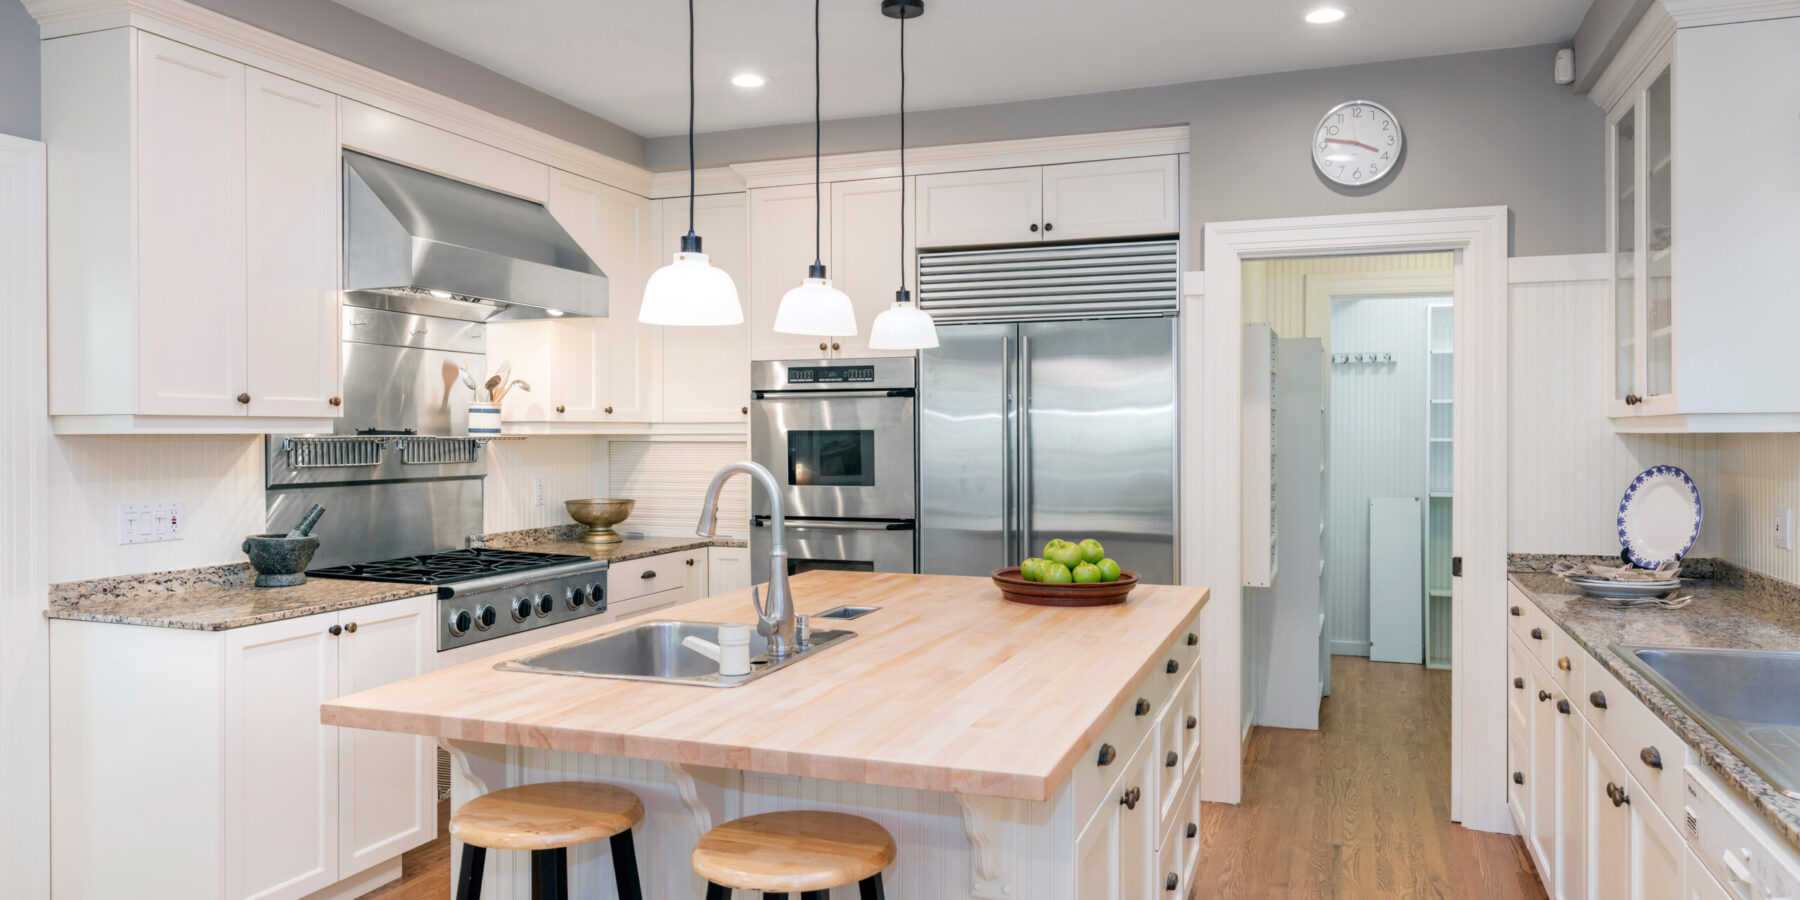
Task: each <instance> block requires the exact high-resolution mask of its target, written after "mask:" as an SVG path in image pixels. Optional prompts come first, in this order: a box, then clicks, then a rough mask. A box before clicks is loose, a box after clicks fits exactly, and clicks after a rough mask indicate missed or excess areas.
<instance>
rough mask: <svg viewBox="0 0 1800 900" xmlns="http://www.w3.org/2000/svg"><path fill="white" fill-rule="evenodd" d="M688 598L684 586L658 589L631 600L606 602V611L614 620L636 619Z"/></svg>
mask: <svg viewBox="0 0 1800 900" xmlns="http://www.w3.org/2000/svg"><path fill="white" fill-rule="evenodd" d="M686 599H688V595H687V591H686V590H684V589H682V588H676V589H674V590H672V591H657V592H656V593H654V594H644V595H643V596H640V597H633V598H631V599H629V600H610V601H608V602H607V604H606V611H607V613H609V614H610V615H611V616H612V617H613V621H615V622H621V621H624V620H626V619H635V618H637V617H638V616H642V615H645V614H647V613H652V612H655V611H657V610H659V609H668V608H669V607H671V606H674V605H675V604H677V603H680V602H681V601H683V600H686Z"/></svg>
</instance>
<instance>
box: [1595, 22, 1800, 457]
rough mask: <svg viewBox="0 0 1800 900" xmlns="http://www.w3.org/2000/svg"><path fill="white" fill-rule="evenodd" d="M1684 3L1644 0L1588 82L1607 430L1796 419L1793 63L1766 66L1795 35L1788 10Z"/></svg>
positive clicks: (1798, 131) (1798, 324)
mask: <svg viewBox="0 0 1800 900" xmlns="http://www.w3.org/2000/svg"><path fill="white" fill-rule="evenodd" d="M1694 6H1695V5H1694V4H1683V6H1682V7H1681V9H1680V10H1678V11H1677V13H1676V17H1674V18H1672V17H1671V16H1670V14H1669V12H1668V11H1666V10H1665V9H1664V7H1663V6H1662V5H1660V4H1657V5H1653V6H1652V7H1651V9H1650V10H1649V12H1647V13H1646V14H1645V16H1644V19H1643V21H1642V22H1641V23H1640V24H1639V25H1638V26H1637V28H1636V29H1635V30H1634V31H1633V33H1632V34H1631V36H1630V37H1629V38H1628V39H1627V41H1626V44H1625V46H1624V47H1623V48H1622V49H1621V51H1620V53H1619V55H1618V57H1617V59H1616V60H1615V62H1614V63H1613V64H1612V65H1611V66H1610V67H1609V68H1608V69H1607V71H1606V72H1605V73H1603V74H1602V75H1601V77H1600V79H1599V80H1598V81H1597V83H1596V84H1595V88H1594V92H1593V96H1594V98H1595V99H1596V100H1597V101H1598V102H1599V103H1600V104H1601V105H1602V106H1603V107H1605V108H1606V110H1607V117H1606V121H1607V145H1606V151H1607V201H1606V202H1607V253H1608V256H1609V261H1610V266H1609V267H1610V278H1611V286H1612V293H1611V296H1610V309H1609V315H1608V319H1609V320H1610V322H1611V335H1610V340H1609V359H1610V370H1609V371H1610V375H1609V379H1608V380H1609V388H1610V396H1609V411H1610V413H1611V415H1612V416H1613V422H1614V426H1615V428H1617V429H1618V430H1620V431H1670V432H1708V431H1712V432H1744V431H1800V372H1796V371H1795V370H1794V367H1793V366H1792V365H1791V364H1790V360H1791V358H1792V355H1793V350H1792V344H1793V339H1792V336H1793V335H1794V334H1796V333H1800V283H1797V282H1796V281H1795V280H1794V278H1793V277H1792V265H1791V264H1790V263H1789V260H1790V259H1791V258H1792V250H1793V247H1794V246H1796V245H1797V244H1800V217H1795V216H1794V215H1793V210H1794V209H1795V208H1796V207H1797V206H1800V168H1797V167H1795V166H1794V165H1793V160H1792V158H1791V157H1792V148H1793V147H1794V146H1795V145H1796V144H1800V120H1796V119H1795V117H1794V114H1793V98H1794V97H1795V96H1796V95H1800V68H1796V67H1793V66H1786V67H1783V66H1775V67H1770V66H1769V65H1768V61H1769V60H1771V59H1778V58H1784V57H1785V56H1790V55H1791V54H1792V50H1793V48H1794V47H1795V46H1800V19H1796V18H1785V19H1766V20H1762V21H1720V20H1719V17H1718V16H1717V15H1713V14H1708V15H1704V16H1700V17H1698V18H1695V19H1692V20H1689V19H1685V18H1683V17H1685V16H1689V15H1695V13H1694V12H1693V10H1691V9H1690V7H1694ZM1689 26H1693V27H1689ZM1701 26H1704V27H1701Z"/></svg>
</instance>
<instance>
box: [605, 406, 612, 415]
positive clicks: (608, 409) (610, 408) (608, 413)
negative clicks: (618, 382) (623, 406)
mask: <svg viewBox="0 0 1800 900" xmlns="http://www.w3.org/2000/svg"><path fill="white" fill-rule="evenodd" d="M606 414H607V415H609V416H610V415H612V407H610V406H609V407H607V408H606Z"/></svg>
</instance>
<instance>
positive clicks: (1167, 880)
mask: <svg viewBox="0 0 1800 900" xmlns="http://www.w3.org/2000/svg"><path fill="white" fill-rule="evenodd" d="M1044 230H1045V231H1048V230H1049V229H1048V228H1045V229H1044ZM1179 884H1181V878H1180V877H1179V876H1177V875H1176V874H1175V873H1174V872H1170V873H1169V874H1168V875H1167V876H1165V877H1164V878H1163V890H1165V891H1172V890H1174V889H1175V887H1176V886H1177V885H1179Z"/></svg>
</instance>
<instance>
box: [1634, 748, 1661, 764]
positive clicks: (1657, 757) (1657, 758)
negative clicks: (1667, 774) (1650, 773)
mask: <svg viewBox="0 0 1800 900" xmlns="http://www.w3.org/2000/svg"><path fill="white" fill-rule="evenodd" d="M1638 759H1641V760H1643V761H1644V765H1646V766H1649V767H1650V768H1652V769H1660V768H1662V751H1660V750H1657V749H1656V748H1655V747H1645V748H1644V749H1642V750H1639V751H1638Z"/></svg>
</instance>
